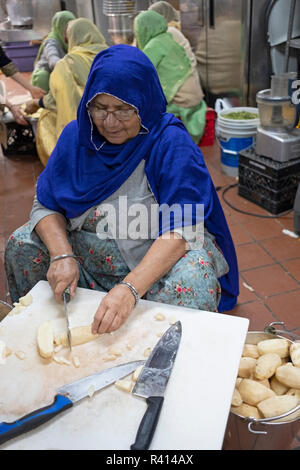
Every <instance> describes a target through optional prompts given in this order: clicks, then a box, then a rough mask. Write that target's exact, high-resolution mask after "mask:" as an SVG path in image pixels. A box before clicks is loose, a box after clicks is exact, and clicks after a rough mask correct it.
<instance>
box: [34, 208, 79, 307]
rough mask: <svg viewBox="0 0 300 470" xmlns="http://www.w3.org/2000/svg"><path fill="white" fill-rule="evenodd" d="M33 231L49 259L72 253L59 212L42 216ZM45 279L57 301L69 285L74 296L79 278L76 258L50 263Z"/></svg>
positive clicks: (60, 299)
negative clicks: (45, 248) (44, 247)
mask: <svg viewBox="0 0 300 470" xmlns="http://www.w3.org/2000/svg"><path fill="white" fill-rule="evenodd" d="M35 231H36V233H37V234H38V236H39V237H40V239H41V240H42V242H43V243H44V244H45V245H46V247H47V248H48V251H49V255H50V259H52V258H54V257H55V256H59V255H64V254H72V253H73V251H72V247H71V245H70V243H69V241H68V237H67V232H66V220H65V218H64V217H63V216H62V215H61V214H51V215H48V216H46V217H44V218H43V219H41V220H40V221H39V222H38V223H37V225H36V226H35ZM47 279H48V282H49V284H50V286H51V288H52V290H53V293H54V295H55V298H56V299H57V300H58V301H59V302H60V301H62V294H63V291H64V290H65V289H66V287H68V286H70V293H71V297H74V295H75V291H76V287H77V282H78V279H79V269H78V264H77V261H76V259H74V258H65V259H61V260H58V261H55V262H53V263H51V264H50V267H49V270H48V272H47Z"/></svg>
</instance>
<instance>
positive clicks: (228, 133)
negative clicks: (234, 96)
mask: <svg viewBox="0 0 300 470" xmlns="http://www.w3.org/2000/svg"><path fill="white" fill-rule="evenodd" d="M240 111H246V112H249V113H254V114H256V115H257V118H254V119H228V118H226V117H225V116H226V114H229V113H232V112H240ZM259 122H260V121H259V116H258V109H257V108H250V107H236V108H228V109H224V110H222V111H220V112H219V114H218V118H217V122H216V136H217V138H218V140H219V144H220V152H221V168H222V171H223V172H224V173H225V174H227V175H228V176H233V177H236V176H238V168H239V152H240V151H241V150H244V149H247V148H249V147H252V146H253V145H254V143H255V137H256V133H257V126H258V125H259Z"/></svg>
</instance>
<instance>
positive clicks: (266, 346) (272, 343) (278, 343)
mask: <svg viewBox="0 0 300 470" xmlns="http://www.w3.org/2000/svg"><path fill="white" fill-rule="evenodd" d="M289 345H290V343H289V342H288V340H287V339H284V338H275V339H265V340H263V341H260V342H259V343H258V344H257V349H258V352H259V355H260V356H262V355H263V354H268V353H276V354H278V356H280V357H288V356H289V354H290V346H289Z"/></svg>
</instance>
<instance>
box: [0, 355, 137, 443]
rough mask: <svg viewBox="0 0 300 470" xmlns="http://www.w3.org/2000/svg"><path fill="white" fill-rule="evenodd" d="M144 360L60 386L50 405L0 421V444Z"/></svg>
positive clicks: (42, 421)
mask: <svg viewBox="0 0 300 470" xmlns="http://www.w3.org/2000/svg"><path fill="white" fill-rule="evenodd" d="M144 362H145V361H133V362H128V363H127V364H121V365H118V366H115V367H111V368H110V369H106V370H104V371H101V372H98V373H97V374H93V375H90V376H88V377H84V378H83V379H80V380H77V381H76V382H73V383H71V384H68V385H64V386H63V387H60V388H59V389H57V391H56V395H55V399H54V402H53V403H52V404H51V405H49V406H45V407H44V408H40V409H38V410H35V411H33V412H32V413H29V414H27V415H25V416H23V417H22V418H20V419H18V420H16V421H14V422H12V423H0V444H3V443H4V442H6V441H8V440H9V439H12V438H14V437H16V436H19V435H20V434H23V433H25V432H28V431H31V430H32V429H35V428H37V427H38V426H40V425H41V424H43V423H46V422H47V421H48V420H50V419H51V418H53V417H54V416H56V415H58V414H59V413H61V412H62V411H64V410H67V409H68V408H71V407H72V406H73V404H74V403H75V402H77V401H78V400H81V399H82V398H84V397H86V396H88V395H89V396H90V395H91V393H94V392H96V391H97V390H101V389H102V388H105V387H107V386H108V385H111V384H113V383H114V382H115V381H116V380H118V379H121V378H122V377H125V376H126V375H128V374H130V373H131V372H133V371H134V370H135V369H136V368H137V367H138V366H140V365H141V364H143V363H144Z"/></svg>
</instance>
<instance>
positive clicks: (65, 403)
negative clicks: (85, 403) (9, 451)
mask: <svg viewBox="0 0 300 470" xmlns="http://www.w3.org/2000/svg"><path fill="white" fill-rule="evenodd" d="M71 406H73V403H72V402H71V400H69V398H67V397H65V396H64V395H56V396H55V399H54V402H53V403H52V405H48V406H45V407H44V408H40V409H38V410H35V411H33V412H31V413H29V414H27V415H25V416H23V417H22V418H20V419H18V420H16V421H14V422H12V423H0V445H1V444H3V443H4V442H6V441H8V440H9V439H13V438H14V437H17V436H19V435H20V434H23V433H25V432H28V431H31V430H32V429H35V428H37V427H38V426H40V425H41V424H43V423H46V422H47V421H49V420H50V419H51V418H53V417H54V416H56V415H58V414H59V413H61V412H62V411H64V410H66V409H68V408H71Z"/></svg>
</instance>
